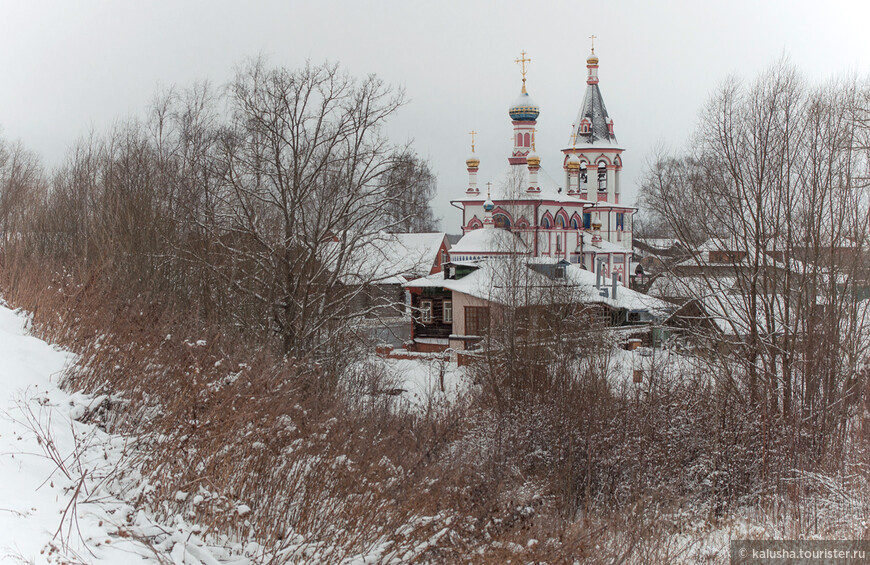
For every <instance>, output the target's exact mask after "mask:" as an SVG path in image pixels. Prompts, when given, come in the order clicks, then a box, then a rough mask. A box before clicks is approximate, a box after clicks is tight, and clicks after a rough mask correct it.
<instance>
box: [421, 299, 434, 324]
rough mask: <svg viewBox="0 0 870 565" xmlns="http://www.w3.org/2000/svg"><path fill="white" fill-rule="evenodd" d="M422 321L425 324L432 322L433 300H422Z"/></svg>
mask: <svg viewBox="0 0 870 565" xmlns="http://www.w3.org/2000/svg"><path fill="white" fill-rule="evenodd" d="M420 321H421V322H423V323H424V324H430V323H432V301H431V300H423V301H421V302H420Z"/></svg>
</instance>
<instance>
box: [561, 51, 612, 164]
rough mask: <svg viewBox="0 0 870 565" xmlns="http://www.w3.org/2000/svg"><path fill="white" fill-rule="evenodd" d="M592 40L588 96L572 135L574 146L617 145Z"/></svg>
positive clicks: (588, 63) (587, 78)
mask: <svg viewBox="0 0 870 565" xmlns="http://www.w3.org/2000/svg"><path fill="white" fill-rule="evenodd" d="M590 39H592V41H593V43H592V53H591V54H590V55H589V57H588V58H587V59H586V69H587V76H586V94H585V96H584V97H583V104H582V105H581V106H580V112H579V113H578V114H577V121H575V122H574V127H573V129H572V133H571V142H572V145H573V144H576V143H578V142H579V144H580V145H581V147H582V145H583V144H600V143H603V144H610V143H616V136H615V135H614V134H613V120H612V119H611V118H610V116H609V115H608V114H607V108H606V107H605V106H604V98H602V97H601V90H600V89H599V88H598V55H596V54H595V43H594V42H595V36H594V35H593V36H591V37H590Z"/></svg>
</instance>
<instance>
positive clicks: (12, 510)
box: [0, 300, 468, 565]
mask: <svg viewBox="0 0 870 565" xmlns="http://www.w3.org/2000/svg"><path fill="white" fill-rule="evenodd" d="M27 325H28V320H27V317H26V316H25V315H24V314H22V313H20V312H15V311H12V310H10V309H9V308H7V307H5V306H4V305H3V303H2V300H0V383H2V388H0V453H2V457H0V565H7V564H9V565H11V564H22V563H25V564H48V563H76V564H78V563H89V564H94V565H98V564H109V563H111V564H120V563H124V564H126V563H143V564H146V565H147V564H164V563H173V564H175V565H216V564H219V563H220V564H228V565H247V564H250V563H252V562H257V561H258V559H257V558H258V555H257V554H258V553H259V552H260V548H259V547H258V546H257V544H251V543H246V544H239V543H238V540H234V541H232V542H231V541H229V540H226V539H220V540H218V541H217V542H216V540H215V539H213V536H210V535H208V533H207V532H205V531H203V530H204V528H201V527H200V526H198V525H196V524H191V523H187V522H186V521H185V520H184V518H183V517H182V516H177V517H176V519H175V522H174V523H173V524H170V525H166V524H156V523H154V522H152V521H151V520H150V519H149V517H148V516H147V515H146V514H145V512H143V511H137V510H136V509H134V508H133V506H131V505H130V504H128V503H127V502H126V501H130V500H134V499H135V498H136V496H137V495H138V494H139V493H141V492H142V491H143V489H147V488H148V486H147V482H146V481H143V480H142V479H141V477H139V476H138V474H137V473H136V471H135V469H131V468H129V466H128V465H126V459H125V455H126V454H127V453H128V450H129V449H130V446H128V445H127V440H125V438H123V437H121V436H118V435H112V434H107V433H105V432H104V431H103V430H101V429H100V428H99V427H98V426H97V425H95V424H92V423H89V421H90V418H89V417H88V416H89V414H90V413H91V411H92V410H94V409H96V408H97V407H98V406H99V405H100V404H101V403H102V402H103V401H104V400H106V398H105V397H103V396H100V397H91V396H88V395H85V394H82V393H72V394H70V393H67V392H65V391H63V390H61V389H60V388H59V383H60V380H61V378H62V377H63V375H64V372H65V370H66V369H67V368H68V367H70V366H71V365H72V364H73V362H74V361H75V356H74V355H73V354H71V353H70V352H68V351H64V350H62V349H60V348H58V347H54V346H51V345H49V344H47V343H45V342H44V341H41V340H39V339H37V338H35V337H33V336H30V335H28V331H27ZM376 362H378V363H381V364H382V369H383V371H384V376H385V377H386V378H385V383H389V384H390V385H391V386H393V387H396V389H398V390H400V391H401V392H400V395H399V398H401V402H403V403H405V405H406V406H407V407H408V408H410V409H412V410H418V411H429V410H433V409H439V408H443V407H444V406H445V405H446V404H448V403H450V402H452V401H453V400H455V399H456V397H457V396H458V395H459V394H461V393H462V392H463V391H464V390H465V389H466V387H467V386H468V383H467V378H466V376H465V371H464V369H461V368H457V367H456V365H455V363H452V364H451V363H442V362H441V361H439V360H432V359H428V360H427V359H419V360H416V359H412V360H383V359H378V360H376ZM442 386H443V389H442ZM351 562H352V560H351Z"/></svg>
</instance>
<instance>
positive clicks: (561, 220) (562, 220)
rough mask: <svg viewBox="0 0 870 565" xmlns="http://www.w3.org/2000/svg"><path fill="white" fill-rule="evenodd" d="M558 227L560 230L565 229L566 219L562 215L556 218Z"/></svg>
mask: <svg viewBox="0 0 870 565" xmlns="http://www.w3.org/2000/svg"><path fill="white" fill-rule="evenodd" d="M556 227H557V228H559V229H565V218H564V217H563V216H562V215H561V214H559V215H557V216H556Z"/></svg>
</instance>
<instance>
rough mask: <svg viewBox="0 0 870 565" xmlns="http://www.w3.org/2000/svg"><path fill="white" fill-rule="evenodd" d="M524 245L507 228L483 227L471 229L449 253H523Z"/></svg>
mask: <svg viewBox="0 0 870 565" xmlns="http://www.w3.org/2000/svg"><path fill="white" fill-rule="evenodd" d="M525 250H526V245H525V244H524V243H523V240H521V239H520V238H519V237H517V236H516V235H515V234H513V233H511V232H510V231H508V230H505V229H501V228H495V227H484V228H479V229H476V230H471V231H470V232H468V233H467V234H465V235H464V236H462V239H460V240H459V243H457V244H456V245H454V246H453V247H452V248H451V249H450V253H451V255H453V254H462V253H511V252H519V253H524V252H525Z"/></svg>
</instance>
